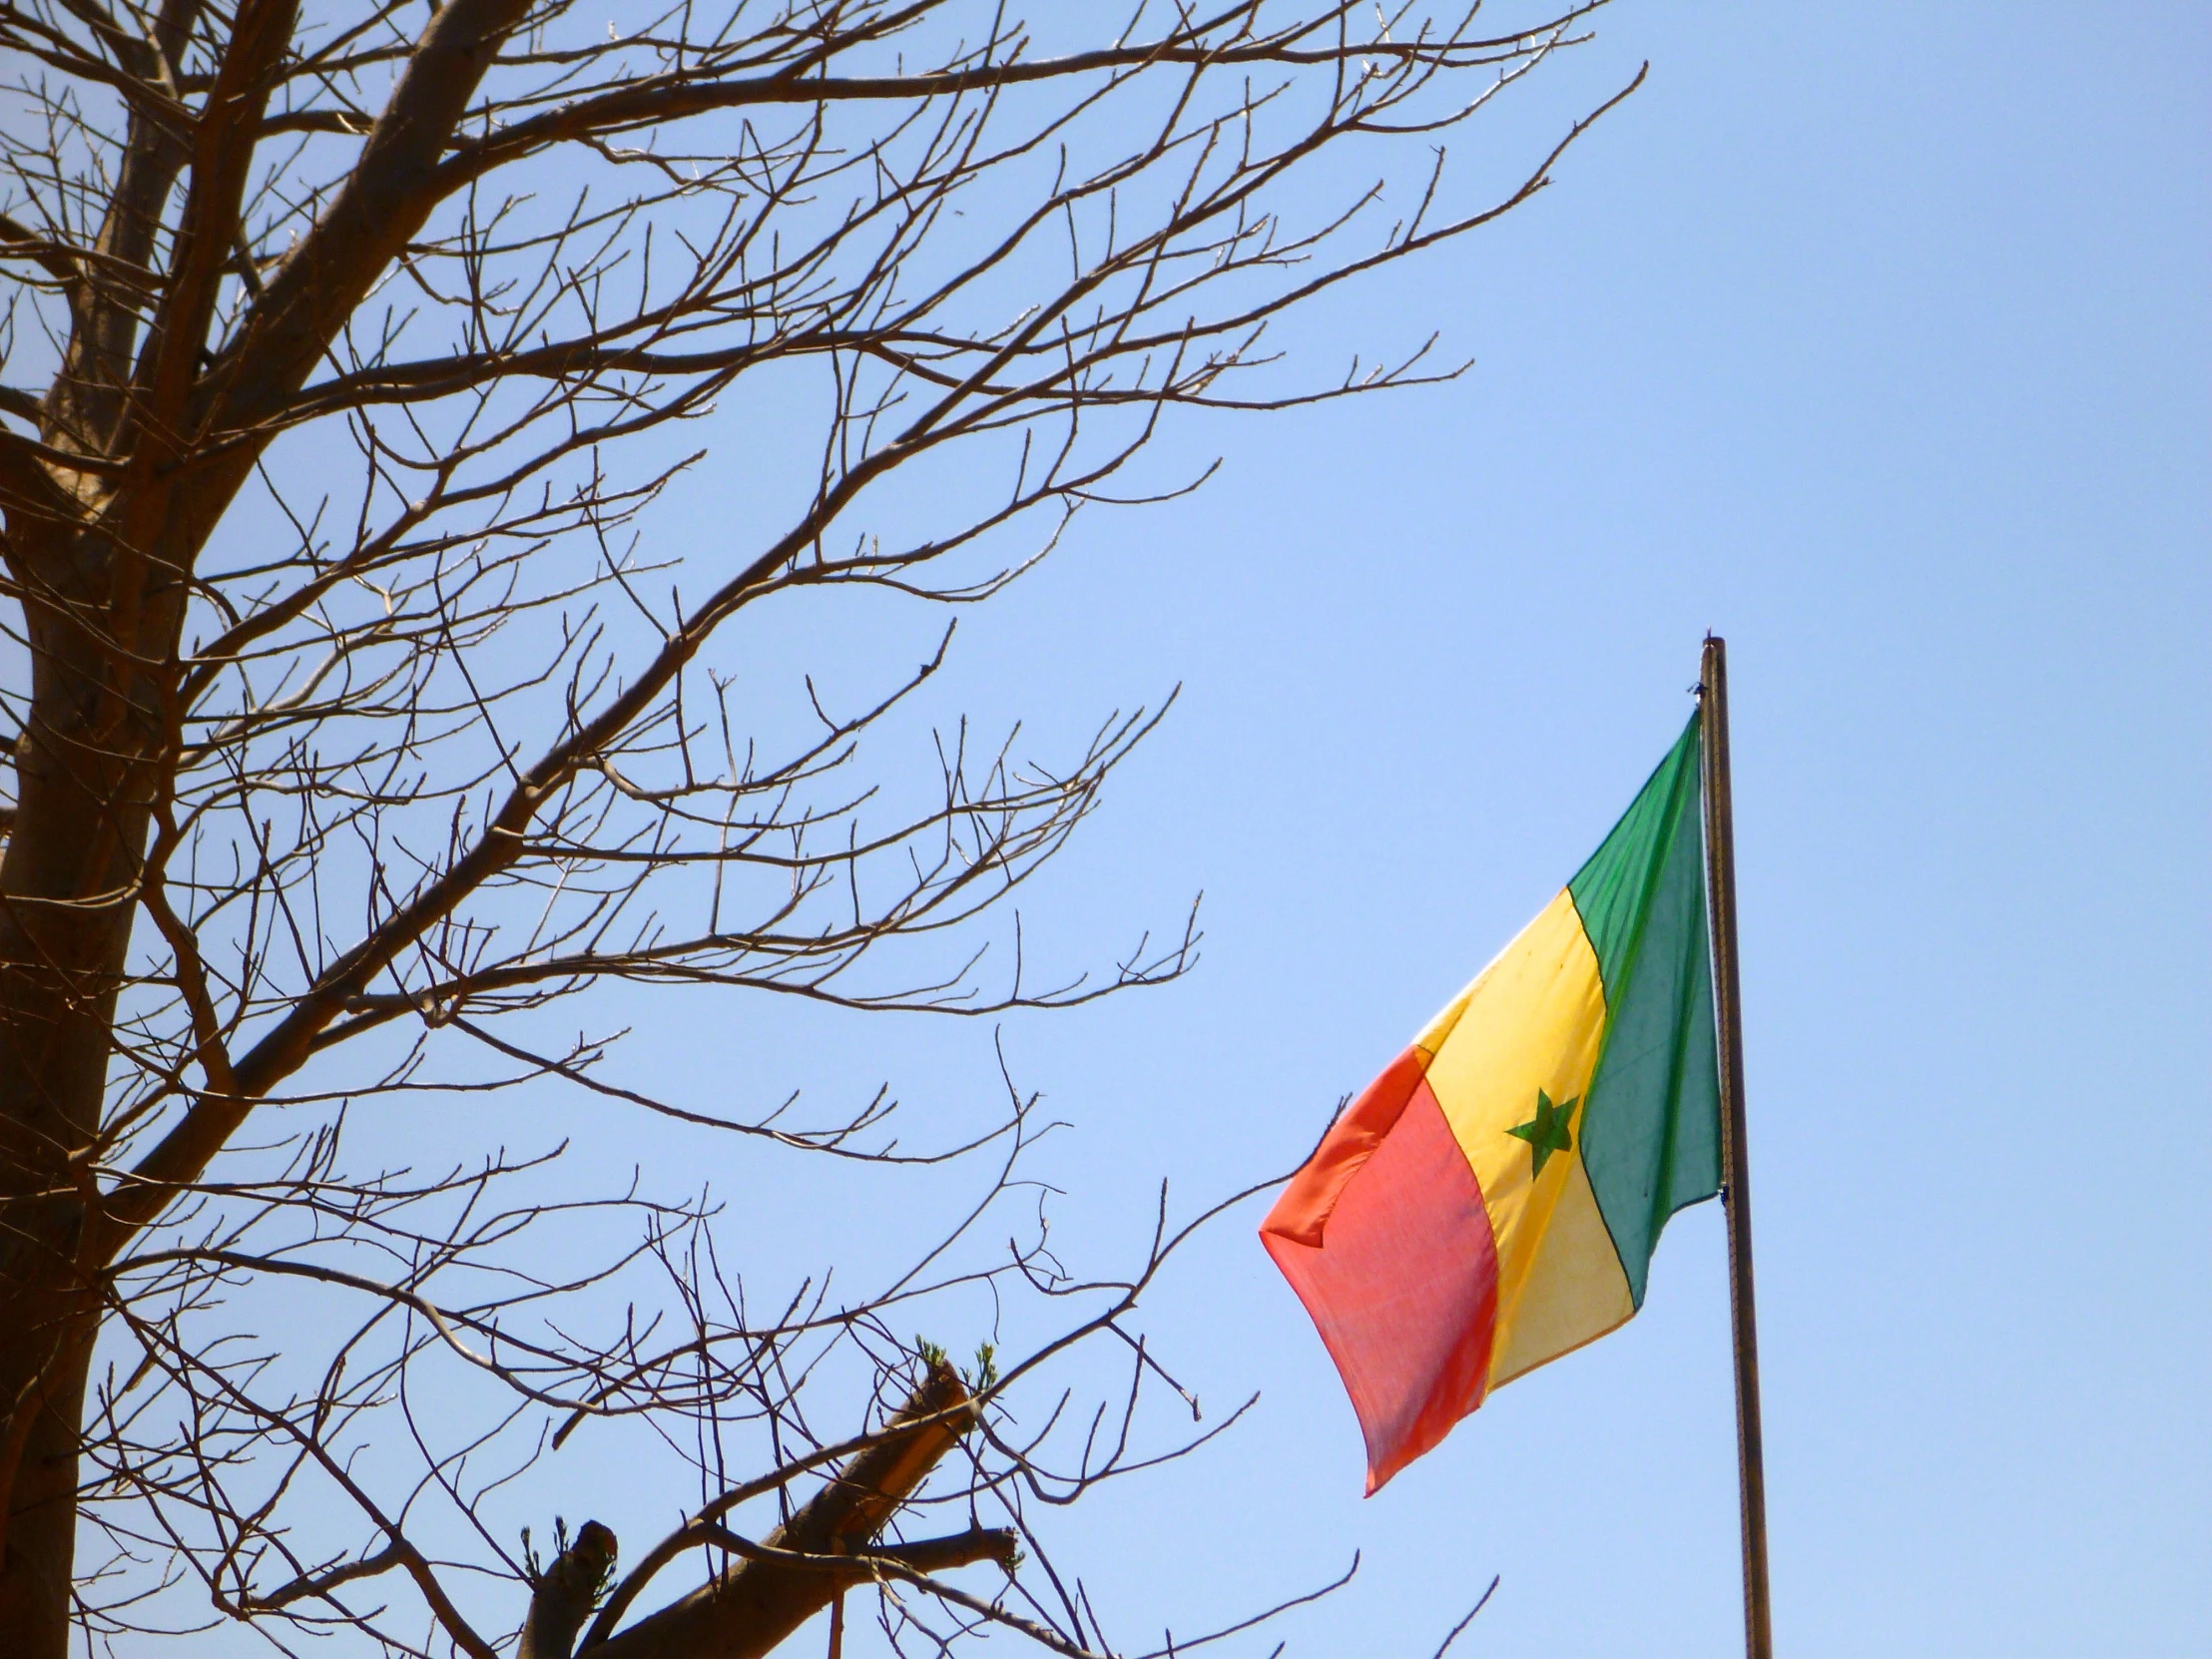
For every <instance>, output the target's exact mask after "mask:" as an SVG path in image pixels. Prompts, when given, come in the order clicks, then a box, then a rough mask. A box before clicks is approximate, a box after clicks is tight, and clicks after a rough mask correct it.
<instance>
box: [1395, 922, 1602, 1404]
mask: <svg viewBox="0 0 2212 1659" xmlns="http://www.w3.org/2000/svg"><path fill="white" fill-rule="evenodd" d="M1604 1034H1605V988H1604V983H1603V980H1602V979H1601V977H1600V975H1599V973H1598V964H1597V954H1596V952H1595V951H1593V950H1592V949H1591V948H1590V941H1589V939H1588V937H1587V936H1586V935H1585V934H1584V933H1583V930H1582V919H1581V917H1580V916H1579V915H1578V914H1577V913H1576V912H1575V908H1574V900H1573V899H1572V898H1571V897H1570V896H1569V895H1568V894H1567V893H1565V892H1562V893H1560V894H1559V896H1558V897H1556V898H1554V899H1553V900H1552V901H1551V902H1550V903H1549V904H1548V905H1546V906H1545V907H1544V909H1543V911H1542V913H1541V914H1539V915H1538V916H1537V917H1536V919H1535V920H1534V921H1532V922H1530V923H1529V924H1528V925H1527V926H1526V927H1524V928H1522V929H1521V932H1520V935H1519V936H1518V937H1517V938H1515V939H1514V940H1513V942H1512V943H1511V944H1509V945H1507V946H1506V947H1505V948H1504V950H1502V951H1500V952H1499V953H1498V957H1497V959H1496V960H1495V961H1493V962H1492V963H1491V964H1490V965H1489V966H1488V967H1486V968H1484V969H1483V970H1482V972H1481V973H1480V974H1479V975H1478V976H1477V977H1476V979H1475V981H1474V983H1473V984H1471V985H1469V986H1468V987H1467V988H1466V989H1465V990H1464V991H1462V992H1461V993H1460V994H1459V996H1458V997H1457V998H1456V999H1455V1000H1454V1001H1453V1002H1452V1003H1451V1005H1450V1006H1449V1007H1447V1008H1446V1009H1445V1010H1444V1011H1443V1012H1442V1013H1440V1014H1438V1015H1437V1016H1436V1018H1435V1019H1433V1020H1431V1021H1430V1022H1429V1024H1428V1028H1427V1029H1426V1030H1425V1031H1423V1032H1422V1033H1421V1034H1420V1036H1419V1037H1418V1038H1416V1039H1415V1046H1417V1047H1419V1048H1420V1049H1422V1050H1424V1051H1425V1052H1426V1053H1427V1054H1428V1055H1429V1056H1430V1058H1429V1061H1428V1085H1429V1087H1430V1089H1431V1090H1433V1091H1434V1093H1435V1096H1436V1101H1437V1104H1438V1105H1440V1106H1441V1107H1442V1108H1443V1114H1444V1120H1445V1121H1446V1122H1447V1123H1449V1124H1450V1126H1451V1132H1452V1136H1453V1138H1454V1139H1456V1140H1457V1141H1458V1143H1459V1147H1460V1150H1461V1151H1463V1152H1464V1153H1465V1154H1466V1157H1467V1163H1468V1164H1469V1166H1470V1167H1471V1168H1472V1169H1473V1171H1474V1176H1475V1179H1476V1181H1478V1182H1479V1183H1480V1184H1481V1188H1482V1202H1483V1204H1484V1206H1485V1208H1487V1210H1488V1211H1489V1215H1490V1230H1491V1233H1492V1236H1493V1237H1494V1238H1495V1240H1496V1244H1497V1335H1496V1340H1495V1342H1494V1343H1493V1344H1492V1347H1491V1362H1490V1385H1491V1386H1492V1387H1495V1386H1497V1385H1498V1384H1499V1383H1505V1382H1508V1381H1510V1380H1511V1379H1512V1378H1515V1377H1518V1376H1519V1375H1521V1373H1523V1372H1525V1371H1528V1370H1530V1369H1532V1368H1533V1367H1536V1366H1540V1365H1542V1364H1543V1363H1544V1362H1545V1361H1546V1360H1550V1359H1555V1358H1556V1357H1557V1356H1559V1355H1561V1354H1564V1353H1566V1352H1567V1351H1568V1350H1569V1349H1573V1348H1579V1347H1580V1346H1581V1345H1582V1344H1583V1343H1586V1342H1588V1341H1589V1340H1590V1339H1591V1338H1593V1337H1598V1336H1602V1335H1604V1333H1605V1332H1607V1331H1610V1330H1612V1329H1613V1328H1614V1327H1615V1326H1617V1325H1619V1324H1620V1323H1621V1322H1622V1321H1623V1320H1624V1319H1626V1318H1627V1317H1628V1315H1629V1314H1630V1313H1631V1312H1633V1311H1634V1306H1633V1304H1632V1302H1631V1301H1630V1298H1629V1292H1628V1280H1627V1276H1626V1275H1625V1274H1623V1273H1622V1271H1621V1265H1620V1259H1619V1257H1618V1256H1617V1255H1616V1254H1615V1252H1614V1250H1613V1242H1612V1239H1611V1236H1610V1235H1609V1234H1607V1232H1606V1230H1605V1223H1604V1221H1603V1219H1602V1218H1601V1217H1600V1216H1599V1215H1598V1211H1597V1202H1596V1200H1595V1198H1594V1197H1593V1196H1592V1195H1591V1192H1590V1183H1589V1178H1588V1177H1587V1176H1586V1175H1585V1174H1584V1173H1583V1170H1582V1159H1581V1156H1580V1148H1581V1141H1582V1133H1581V1132H1582V1103H1583V1102H1584V1101H1586V1100H1587V1098H1588V1095H1589V1089H1590V1077H1591V1075H1592V1073H1593V1072H1595V1071H1596V1069H1597V1057H1598V1047H1599V1043H1600V1041H1601V1040H1602V1038H1603V1037H1604ZM1539 1090H1541V1091H1542V1092H1543V1094H1545V1095H1546V1096H1548V1097H1549V1098H1550V1100H1551V1101H1552V1102H1553V1103H1554V1105H1555V1106H1556V1107H1561V1108H1563V1107H1564V1106H1565V1103H1566V1102H1568V1101H1570V1100H1571V1101H1573V1102H1575V1108H1574V1113H1573V1116H1572V1118H1571V1119H1570V1134H1571V1136H1572V1139H1573V1141H1574V1150H1572V1151H1552V1152H1551V1153H1549V1155H1548V1156H1547V1157H1546V1158H1545V1161H1544V1166H1543V1171H1542V1173H1541V1174H1540V1175H1539V1174H1537V1173H1536V1168H1535V1149H1534V1148H1533V1147H1531V1146H1530V1144H1529V1143H1528V1141H1526V1140H1524V1139H1522V1138H1521V1137H1519V1136H1516V1135H1514V1134H1512V1133H1511V1130H1512V1129H1513V1128H1514V1127H1515V1126H1517V1125H1525V1124H1528V1123H1530V1122H1531V1121H1533V1120H1534V1119H1535V1117H1536V1115H1537V1093H1538V1091H1539Z"/></svg>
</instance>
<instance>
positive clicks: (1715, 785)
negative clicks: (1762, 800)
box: [1698, 634, 1774, 1659]
mask: <svg viewBox="0 0 2212 1659" xmlns="http://www.w3.org/2000/svg"><path fill="white" fill-rule="evenodd" d="M1698 695H1699V698H1700V700H1701V703H1702V706H1703V708H1704V712H1705V734H1704V736H1705V745H1704V749H1705V792H1704V793H1705V873H1706V883H1705V884H1706V888H1707V892H1708V902H1709V903H1710V904H1711V906H1712V922H1713V996H1714V1000H1715V1002H1716V1003H1717V1007H1716V1008H1715V1010H1714V1012H1715V1013H1716V1014H1717V1015H1718V1016H1719V1024H1720V1073H1721V1075H1720V1085H1721V1202H1722V1204H1723V1205H1724V1206H1725V1207H1726V1208H1727V1212H1728V1311H1729V1320H1730V1324H1731V1327H1732V1329H1733V1333H1734V1336H1735V1346H1736V1470H1737V1476H1738V1479H1739V1482H1740V1486H1741V1492H1742V1498H1743V1522H1744V1652H1745V1654H1746V1655H1748V1659H1774V1631H1773V1621H1772V1619H1771V1617H1770V1615H1769V1610H1768V1599H1767V1472H1766V1456H1765V1450H1764V1442H1763V1440H1762V1437H1761V1434H1760V1429H1759V1316H1758V1310H1757V1307H1756V1305H1755V1301H1754V1298H1753V1296H1752V1278H1751V1156H1750V1150H1749V1147H1748V1145H1747V1143H1746V1141H1745V1138H1744V1011H1743V1001H1742V997H1741V990H1740V985H1739V982H1738V979H1737V975H1736V834H1735V823H1734V816H1733V813H1732V812H1731V805H1730V800H1729V787H1728V642H1727V641H1725V640H1721V639H1716V638H1715V637H1714V636H1713V635H1711V634H1708V635H1706V636H1705V659H1704V664H1703V671H1702V672H1701V674H1700V675H1699V677H1698Z"/></svg>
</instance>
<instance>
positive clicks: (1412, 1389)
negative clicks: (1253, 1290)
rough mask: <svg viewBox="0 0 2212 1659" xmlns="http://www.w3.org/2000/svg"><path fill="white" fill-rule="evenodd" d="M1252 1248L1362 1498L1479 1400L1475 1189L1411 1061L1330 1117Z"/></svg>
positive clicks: (1488, 1279)
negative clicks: (1310, 1351) (1350, 1413)
mask: <svg viewBox="0 0 2212 1659" xmlns="http://www.w3.org/2000/svg"><path fill="white" fill-rule="evenodd" d="M1407 1061H1412V1062H1413V1064H1412V1065H1411V1066H1410V1067H1409V1068H1408V1066H1407V1065H1406V1062H1407ZM1408 1085H1409V1086H1408ZM1260 1238H1261V1242H1262V1243H1263V1244H1265V1245H1266V1246H1267V1248H1268V1254H1269V1255H1271V1256H1273V1257H1274V1258H1275V1263H1276V1266H1277V1267H1279V1268H1281V1269H1282V1270H1283V1277H1284V1278H1286V1279H1288V1280H1289V1281H1290V1282H1291V1288H1292V1289H1293V1290H1294V1291H1296V1292H1297V1293H1298V1298H1299V1300H1300V1301H1301V1302H1303V1303H1305V1304H1306V1312H1307V1313H1308V1314H1310V1315H1311V1316H1312V1317H1313V1321H1314V1325H1315V1328H1316V1329H1317V1330H1319V1331H1320V1333H1321V1340H1322V1341H1323V1343H1325V1344H1326V1345H1327V1346H1328V1349H1329V1354H1330V1357H1331V1358H1332V1359H1333V1360H1335V1361H1336V1362H1337V1370H1338V1372H1339V1373H1340V1374H1341V1375H1342V1376H1343V1378H1344V1382H1345V1391H1346V1392H1347V1393H1349V1394H1351V1396H1352V1405H1353V1409H1354V1410H1355V1411H1357V1412H1358V1413H1359V1416H1360V1429H1361V1432H1362V1433H1363V1434H1365V1435H1366V1436H1367V1442H1368V1490H1369V1491H1370V1492H1374V1491H1375V1490H1377V1489H1378V1488H1379V1487H1381V1486H1382V1484H1383V1482H1384V1481H1385V1480H1387V1479H1389V1478H1390V1476H1391V1475H1393V1474H1395V1473H1396V1472H1397V1471H1398V1470H1399V1469H1401V1468H1403V1467H1404V1466H1405V1465H1406V1464H1407V1463H1409V1462H1411V1461H1412V1460H1413V1459H1414V1458H1415V1457H1418V1456H1419V1455H1420V1454H1421V1453H1422V1452H1424V1451H1426V1450H1428V1449H1429V1448H1430V1447H1431V1446H1433V1445H1435V1444H1436V1443H1437V1442H1438V1441H1439V1440H1441V1439H1442V1438H1443V1437H1444V1435H1445V1434H1447V1433H1449V1432H1450V1430H1451V1425H1452V1424H1453V1423H1455V1422H1457V1421H1458V1420H1459V1419H1460V1418H1461V1417H1463V1416H1465V1415H1466V1414H1467V1413H1468V1412H1469V1411H1471V1410H1473V1409H1474V1408H1475V1407H1476V1406H1477V1405H1479V1404H1481V1403H1482V1385H1483V1380H1484V1379H1485V1378H1486V1377H1487V1376H1488V1374H1489V1366H1490V1342H1491V1338H1492V1336H1493V1334H1494V1331H1495V1328H1496V1324H1497V1249H1496V1246H1495V1244H1494V1243H1493V1242H1492V1240H1491V1238H1490V1218H1489V1215H1488V1213H1487V1212H1486V1211H1485V1210H1484V1209H1483V1207H1482V1190H1481V1188H1480V1187H1479V1186H1478V1185H1477V1184H1476V1182H1475V1179H1474V1172H1473V1171H1472V1170H1471V1169H1469V1168H1468V1167H1467V1159H1466V1154H1465V1153H1463V1152H1461V1151H1460V1150H1459V1143H1458V1142H1457V1141H1455V1140H1453V1139H1452V1136H1451V1129H1450V1127H1449V1125H1447V1124H1446V1123H1445V1122H1444V1115H1443V1111H1442V1109H1441V1108H1440V1107H1438V1106H1437V1104H1436V1097H1435V1096H1434V1095H1433V1094H1431V1093H1430V1092H1429V1089H1428V1085H1427V1083H1426V1082H1425V1081H1423V1080H1422V1079H1421V1077H1420V1072H1419V1065H1418V1056H1417V1055H1414V1054H1412V1053H1410V1052H1409V1053H1408V1054H1407V1055H1406V1056H1404V1057H1402V1058H1401V1059H1400V1061H1399V1062H1398V1063H1397V1064H1394V1065H1392V1066H1391V1067H1390V1069H1389V1070H1388V1071H1385V1072H1384V1073H1383V1076H1381V1077H1380V1078H1378V1079H1377V1080H1376V1082H1375V1084H1374V1086H1373V1087H1371V1088H1370V1089H1369V1090H1368V1092H1367V1093H1366V1094H1365V1095H1363V1096H1361V1098H1360V1100H1359V1101H1357V1102H1356V1103H1355V1104H1354V1105H1353V1106H1352V1107H1351V1108H1349V1109H1348V1110H1347V1111H1346V1112H1345V1114H1344V1116H1343V1117H1341V1118H1339V1119H1338V1121H1337V1123H1336V1125H1335V1126H1334V1127H1333V1128H1332V1129H1331V1130H1330V1132H1329V1134H1328V1135H1327V1136H1326V1137H1325V1138H1324V1139H1323V1141H1322V1144H1321V1146H1320V1148H1319V1149H1317V1150H1316V1152H1315V1154H1314V1156H1313V1157H1312V1158H1311V1159H1310V1160H1308V1162H1307V1165H1306V1168H1305V1169H1304V1170H1302V1171H1300V1173H1299V1175H1298V1176H1297V1177H1296V1178H1294V1179H1293V1181H1292V1183H1291V1185H1290V1187H1289V1188H1288V1189H1286V1191H1285V1192H1284V1194H1283V1197H1282V1198H1281V1200H1279V1201H1278V1202H1277V1204H1276V1207H1275V1209H1274V1210H1273V1211H1272V1212H1270V1214H1269V1216H1268V1219H1267V1220H1266V1221H1265V1222H1263V1223H1262V1224H1261V1228H1260Z"/></svg>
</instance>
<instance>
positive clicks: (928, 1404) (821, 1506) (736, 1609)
mask: <svg viewBox="0 0 2212 1659" xmlns="http://www.w3.org/2000/svg"><path fill="white" fill-rule="evenodd" d="M974 1420H975V1418H974V1412H973V1410H972V1408H971V1407H970V1406H969V1402H968V1390H967V1385H966V1384H965V1383H962V1382H961V1381H960V1376H959V1373H957V1372H955V1371H954V1370H953V1369H952V1368H951V1367H950V1366H948V1365H945V1364H944V1363H942V1362H941V1361H940V1362H938V1363H937V1364H935V1365H932V1366H931V1367H930V1368H929V1374H928V1376H927V1377H926V1378H924V1379H923V1381H922V1383H921V1385H920V1386H919V1387H917V1388H916V1389H915V1390H914V1391H913V1393H912V1395H911V1396H909V1397H908V1399H907V1401H906V1404H905V1405H904V1407H903V1408H901V1410H900V1411H899V1413H898V1415H897V1416H896V1417H894V1418H893V1419H892V1421H891V1425H890V1426H891V1428H892V1430H893V1432H891V1433H890V1434H888V1435H886V1436H885V1438H883V1439H882V1440H880V1441H879V1442H877V1443H876V1444H874V1445H871V1446H869V1447H868V1448H867V1449H866V1450H865V1451H862V1452H860V1453H859V1454H858V1455H857V1456H855V1457H854V1458H853V1459H852V1461H851V1462H849V1463H847V1464H846V1465H845V1467H844V1469H843V1471H842V1472H841V1473H839V1474H837V1475H835V1476H833V1477H832V1478H831V1479H830V1481H829V1482H828V1483H827V1484H826V1485H824V1487H823V1488H822V1490H820V1491H819V1492H817V1493H815V1495H814V1496H813V1497H812V1498H810V1499H809V1500H808V1501H807V1503H806V1505H805V1506H804V1507H803V1508H801V1509H800V1511H799V1512H798V1513H797V1514H796V1515H794V1516H792V1518H791V1519H790V1520H789V1521H788V1522H786V1523H785V1524H784V1525H782V1526H780V1527H778V1528H777V1529H776V1530H775V1531H774V1532H771V1533H770V1534H769V1536H768V1538H767V1539H766V1542H767V1544H768V1545H769V1547H770V1548H772V1549H776V1550H781V1551H786V1552H789V1553H791V1554H794V1555H805V1556H818V1557H819V1556H824V1555H855V1554H865V1553H867V1550H868V1546H869V1545H870V1544H871V1543H872V1542H873V1541H874V1538H875V1535H876V1534H877V1533H878V1532H880V1531H881V1530H882V1529H883V1527H884V1526H885V1525H886V1524H887V1523H888V1522H889V1521H890V1519H891V1517H892V1516H893V1515H895V1514H896V1513H897V1512H898V1509H899V1506H900V1505H901V1504H903V1503H904V1502H905V1500H906V1499H907V1498H908V1497H909V1496H911V1495H912V1494H913V1492H914V1491H915V1489H916V1488H918V1487H919V1486H920V1485H921V1483H922V1481H923V1480H924V1479H925V1478H926V1477H927V1476H928V1474H929V1471H930V1470H931V1469H933V1468H934V1467H936V1465H937V1463H938V1461H939V1460H940V1459H942V1458H943V1457H944V1455H945V1453H947V1452H948V1451H950V1450H952V1448H953V1447H954V1446H956V1445H958V1444H959V1443H960V1440H961V1437H962V1436H963V1435H965V1434H966V1433H967V1431H968V1429H969V1428H971V1427H972V1426H973V1425H974ZM907 1422H911V1423H913V1424H914V1426H913V1427H912V1428H911V1429H909V1430H906V1431H905V1432H897V1431H896V1430H897V1429H898V1425H899V1424H901V1423H907ZM971 1558H972V1557H971ZM869 1576H870V1574H869V1572H868V1569H867V1568H866V1566H865V1565H864V1564H863V1563H860V1562H855V1563H854V1564H853V1569H852V1571H851V1572H850V1573H849V1574H847V1573H844V1572H832V1571H825V1570H823V1569H822V1568H821V1567H820V1566H818V1565H815V1564H813V1563H801V1562H791V1561H770V1560H748V1561H744V1562H742V1564H740V1565H739V1566H738V1567H737V1568H736V1570H734V1571H730V1572H721V1573H718V1574H717V1575H716V1576H715V1577H714V1578H713V1579H712V1580H711V1581H710V1582H708V1583H707V1584H704V1585H702V1586H701V1587H700V1588H699V1589H697V1590H694V1591H693V1592H692V1593H691V1594H690V1595H688V1596H685V1597H684V1598H683V1599H682V1600H681V1601H678V1602H675V1603H672V1604H671V1605H670V1606H667V1607H664V1608H662V1609H661V1610H660V1611H659V1612H658V1613H655V1614H654V1615H653V1616H652V1617H650V1618H647V1619H643V1620H641V1621H640V1622H639V1623H637V1624H635V1625H633V1626H632V1627H631V1628H630V1629H628V1630H625V1631H623V1632H621V1633H620V1634H619V1635H616V1636H613V1637H610V1638H609V1639H608V1640H606V1641H605V1642H602V1643H600V1644H599V1645H598V1646H596V1647H590V1648H587V1649H586V1650H585V1651H586V1652H588V1653H590V1654H591V1655H593V1659H709V1656H710V1655H711V1656H712V1659H759V1656H760V1655H764V1654H767V1653H770V1652H773V1651H774V1650H775V1649H776V1648H777V1647H778V1646H779V1645H780V1644H781V1643H782V1642H783V1641H784V1639H785V1638H786V1637H788V1636H790V1635H791V1634H792V1632H793V1631H795V1630H797V1629H798V1628H799V1627H800V1626H801V1625H803V1624H805V1623H806V1622H807V1621H808V1620H809V1619H811V1618H813V1617H814V1616H815V1614H817V1613H819V1612H821V1611H822V1610H823V1609H824V1608H825V1607H827V1606H829V1605H830V1600H831V1598H832V1597H834V1596H835V1595H836V1594H837V1592H838V1591H840V1590H843V1589H847V1588H849V1587H850V1586H851V1585H853V1584H855V1583H860V1582H864V1581H865V1580H867V1579H868V1577H869Z"/></svg>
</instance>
